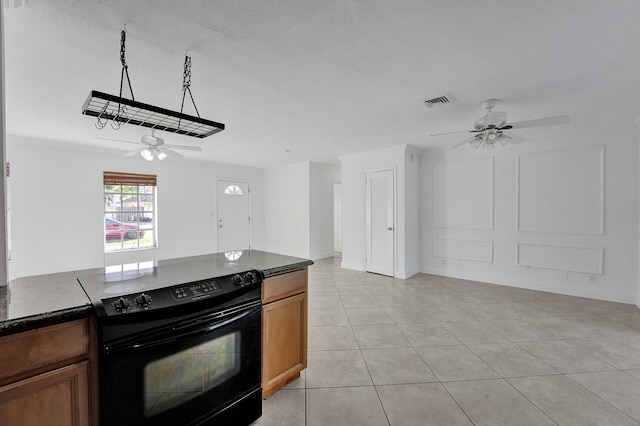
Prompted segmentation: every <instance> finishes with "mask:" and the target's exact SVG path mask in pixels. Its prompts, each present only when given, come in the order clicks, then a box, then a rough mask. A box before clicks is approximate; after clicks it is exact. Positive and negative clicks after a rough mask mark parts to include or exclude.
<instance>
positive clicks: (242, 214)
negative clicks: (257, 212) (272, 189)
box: [216, 180, 251, 252]
mask: <svg viewBox="0 0 640 426" xmlns="http://www.w3.org/2000/svg"><path fill="white" fill-rule="evenodd" d="M217 195H218V196H217V198H218V223H217V224H216V226H217V230H218V251H219V252H227V251H234V250H244V249H249V248H251V215H250V204H251V203H250V201H251V200H250V198H251V191H250V188H249V182H242V181H231V180H219V181H218V194H217Z"/></svg>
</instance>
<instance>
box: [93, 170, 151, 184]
mask: <svg viewBox="0 0 640 426" xmlns="http://www.w3.org/2000/svg"><path fill="white" fill-rule="evenodd" d="M103 176H104V185H140V186H156V175H143V174H138V173H122V172H104V173H103Z"/></svg>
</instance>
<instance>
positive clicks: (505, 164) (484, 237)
mask: <svg viewBox="0 0 640 426" xmlns="http://www.w3.org/2000/svg"><path fill="white" fill-rule="evenodd" d="M638 155H639V154H638V136H637V129H636V128H635V127H634V126H622V127H611V128H604V129H596V130H594V129H590V130H589V131H588V132H587V131H585V132H583V133H576V134H567V135H564V136H561V137H555V138H553V139H547V140H544V139H532V140H527V141H525V142H523V143H521V144H518V145H508V146H506V147H496V148H495V149H494V150H492V151H485V150H474V149H472V148H469V147H462V148H460V149H457V150H453V151H447V152H434V151H428V152H425V153H423V154H422V156H421V167H420V194H421V200H420V222H421V233H420V245H421V270H422V271H423V272H427V273H433V274H439V275H447V276H453V277H460V278H468V279H473V280H479V281H487V282H493V283H499V284H506V285H514V286H519V287H525V288H533V289H539V290H546V291H552V292H557V293H564V294H572V295H578V296H584V297H593V298H600V299H605V300H614V301H620V302H626V303H636V301H637V298H638V266H637V265H638V217H639V216H638V214H639V212H638V196H637V194H638V191H639V179H638V162H639V160H638V158H639V157H638ZM631 194H633V195H631Z"/></svg>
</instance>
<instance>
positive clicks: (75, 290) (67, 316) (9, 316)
mask: <svg viewBox="0 0 640 426" xmlns="http://www.w3.org/2000/svg"><path fill="white" fill-rule="evenodd" d="M152 264H153V266H152V267H151V269H152V270H153V271H154V274H153V275H154V276H155V275H158V276H161V277H162V276H164V277H168V278H167V280H168V281H167V282H164V283H163V285H173V284H183V283H188V282H192V281H196V280H199V279H203V278H210V277H216V276H221V275H228V274H234V273H237V272H243V271H247V270H250V269H257V270H259V271H262V272H263V273H264V275H265V277H270V276H273V275H277V274H281V273H285V272H288V271H292V270H295V269H300V268H304V267H306V266H309V265H312V264H313V262H312V261H311V260H307V259H302V258H297V257H291V256H284V255H280V254H276V253H270V252H264V251H258V250H243V251H236V252H229V253H215V254H208V255H201V256H191V257H184V258H178V259H168V260H161V261H156V262H153V263H152ZM123 268H124V265H123ZM113 269H114V267H110V268H109V269H108V270H107V268H94V269H85V270H80V271H69V272H61V273H57V274H47V275H38V276H33V277H24V278H18V279H15V280H12V281H11V282H9V285H8V286H6V287H4V286H3V287H0V336H1V335H5V334H12V333H16V332H19V331H23V330H27V329H31V328H35V327H41V326H43V325H47V324H53V323H56V322H62V321H67V320H71V319H75V318H82V317H86V316H88V315H89V314H90V313H91V312H92V310H93V307H92V305H91V301H90V300H89V298H88V297H87V295H86V294H85V292H84V290H83V289H82V287H81V286H80V284H79V283H78V278H80V279H82V278H83V277H104V276H105V274H107V273H109V272H108V271H111V270H113ZM115 269H117V267H115ZM160 271H162V273H160V274H158V273H157V272H160ZM175 271H180V274H176V273H175ZM177 277H180V278H179V279H180V282H171V281H170V280H177V279H178V278H177Z"/></svg>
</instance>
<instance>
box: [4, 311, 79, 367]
mask: <svg viewBox="0 0 640 426" xmlns="http://www.w3.org/2000/svg"><path fill="white" fill-rule="evenodd" d="M88 352H89V322H88V320H86V319H82V320H76V321H70V322H66V323H63V324H56V325H51V326H48V327H43V328H39V329H37V330H31V331H25V332H23V333H18V334H13V335H9V336H5V337H2V338H0V365H1V366H2V369H0V379H4V378H6V377H10V376H14V375H16V374H19V373H24V372H27V371H29V370H35V369H37V368H40V367H43V366H45V365H47V364H53V363H56V362H59V361H63V360H65V359H69V358H74V357H77V356H81V355H85V354H87V353H88Z"/></svg>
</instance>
